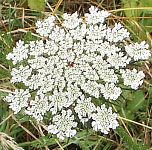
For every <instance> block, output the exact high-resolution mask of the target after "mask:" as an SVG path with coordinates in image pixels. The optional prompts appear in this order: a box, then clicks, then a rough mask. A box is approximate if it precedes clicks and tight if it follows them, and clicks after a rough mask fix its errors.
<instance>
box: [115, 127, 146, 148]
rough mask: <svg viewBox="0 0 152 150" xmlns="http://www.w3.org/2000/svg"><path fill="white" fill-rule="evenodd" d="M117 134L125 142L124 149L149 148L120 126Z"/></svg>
mask: <svg viewBox="0 0 152 150" xmlns="http://www.w3.org/2000/svg"><path fill="white" fill-rule="evenodd" d="M116 132H117V134H118V135H119V136H120V139H121V141H122V142H123V143H124V144H123V145H124V147H125V148H124V149H126V150H147V147H146V146H145V145H144V143H142V142H137V140H136V139H135V138H132V137H130V136H129V135H128V133H127V132H126V131H125V130H124V129H123V128H122V127H119V128H117V129H116Z"/></svg>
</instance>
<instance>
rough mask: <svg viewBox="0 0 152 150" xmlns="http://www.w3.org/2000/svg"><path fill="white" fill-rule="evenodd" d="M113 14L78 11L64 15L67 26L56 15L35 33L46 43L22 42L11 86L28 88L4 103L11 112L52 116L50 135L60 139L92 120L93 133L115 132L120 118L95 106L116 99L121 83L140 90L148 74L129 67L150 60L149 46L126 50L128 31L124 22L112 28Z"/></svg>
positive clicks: (12, 55) (40, 117) (15, 51)
mask: <svg viewBox="0 0 152 150" xmlns="http://www.w3.org/2000/svg"><path fill="white" fill-rule="evenodd" d="M109 15H110V14H109V13H108V12H107V11H100V10H98V9H97V8H95V7H93V6H91V8H90V9H89V13H86V14H85V19H82V18H80V17H79V16H78V13H77V12H75V13H74V14H67V13H65V14H63V21H62V24H61V23H60V22H58V20H57V19H56V17H54V16H51V17H48V18H47V19H45V20H44V21H38V22H37V23H36V27H37V30H36V32H37V33H38V34H40V35H41V36H43V37H45V40H36V41H30V42H29V43H28V44H24V42H23V41H19V42H17V44H16V45H17V46H16V47H15V48H14V49H13V52H12V53H9V54H8V56H7V59H9V60H12V61H13V64H14V65H15V68H13V69H12V72H11V75H12V79H11V82H12V83H16V84H17V83H20V82H22V83H24V85H25V87H26V90H25V91H24V90H18V91H17V90H16V91H15V93H14V94H9V95H8V96H7V97H6V98H5V100H6V101H7V102H9V105H10V108H12V110H13V111H14V112H15V113H18V112H19V111H20V110H21V109H23V110H24V112H25V113H26V114H27V115H30V116H32V117H34V118H35V119H36V120H38V121H42V120H43V119H44V116H48V115H47V113H48V112H51V115H52V117H51V118H50V122H51V123H50V125H49V126H48V131H49V132H50V133H53V134H56V135H57V137H58V138H60V139H64V138H65V137H72V136H74V135H75V134H76V129H75V128H76V127H77V122H75V119H76V118H77V119H79V122H81V123H83V124H84V123H85V122H87V121H92V127H93V129H94V130H95V131H97V130H99V131H101V132H102V133H105V134H107V133H108V132H109V131H110V129H115V128H116V127H117V126H118V122H117V120H116V119H117V115H116V114H115V113H112V109H111V107H109V108H106V107H105V105H104V104H103V105H101V106H100V107H99V106H96V105H95V104H94V101H99V98H101V99H103V100H104V99H106V100H117V99H118V98H119V96H120V95H121V93H122V89H121V88H120V87H119V84H121V82H120V81H122V79H123V80H124V85H126V86H130V87H131V88H132V89H137V88H138V87H139V86H140V85H141V84H142V82H143V78H144V74H143V72H142V71H139V72H138V71H137V70H136V69H133V70H132V71H131V70H129V69H127V68H128V65H129V64H130V63H131V62H134V61H137V60H145V59H148V58H149V57H150V52H149V50H148V49H147V48H148V46H147V44H145V42H142V43H141V44H137V43H135V44H130V45H125V44H124V43H127V42H124V41H125V40H126V39H127V38H129V32H128V31H127V30H126V29H124V27H123V26H122V25H121V24H120V23H116V24H114V26H112V27H109V26H107V24H106V22H105V20H106V18H107V17H108V16H109ZM128 41H129V40H128ZM30 94H31V95H30ZM92 97H93V100H92ZM76 116H77V117H76Z"/></svg>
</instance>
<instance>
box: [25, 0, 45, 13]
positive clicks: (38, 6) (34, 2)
mask: <svg viewBox="0 0 152 150" xmlns="http://www.w3.org/2000/svg"><path fill="white" fill-rule="evenodd" d="M28 6H29V7H30V9H34V10H37V11H44V9H45V1H44V0H28Z"/></svg>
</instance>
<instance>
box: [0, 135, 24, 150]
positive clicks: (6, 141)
mask: <svg viewBox="0 0 152 150" xmlns="http://www.w3.org/2000/svg"><path fill="white" fill-rule="evenodd" d="M0 142H1V146H2V148H3V150H9V149H10V148H11V149H13V150H24V149H23V148H21V147H19V146H18V144H17V143H16V142H15V141H14V139H13V138H12V137H10V136H8V135H7V134H5V133H3V132H0Z"/></svg>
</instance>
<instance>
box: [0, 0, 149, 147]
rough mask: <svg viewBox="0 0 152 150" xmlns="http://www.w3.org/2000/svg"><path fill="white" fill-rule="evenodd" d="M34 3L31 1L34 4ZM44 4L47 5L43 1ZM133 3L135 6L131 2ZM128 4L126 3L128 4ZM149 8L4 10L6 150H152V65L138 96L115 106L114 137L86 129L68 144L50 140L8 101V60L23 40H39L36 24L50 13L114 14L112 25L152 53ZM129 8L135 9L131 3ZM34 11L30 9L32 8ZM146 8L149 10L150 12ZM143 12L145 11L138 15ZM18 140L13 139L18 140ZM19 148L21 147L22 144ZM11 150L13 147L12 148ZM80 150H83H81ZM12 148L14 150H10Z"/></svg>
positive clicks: (14, 2)
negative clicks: (118, 24) (93, 11)
mask: <svg viewBox="0 0 152 150" xmlns="http://www.w3.org/2000/svg"><path fill="white" fill-rule="evenodd" d="M30 1H31V0H30ZM42 1H43V0H42ZM128 1H129V0H128ZM128 1H127V0H123V1H122V2H123V3H125V2H128ZM147 2H149V5H145V4H144V5H143V4H142V3H141V4H140V5H137V4H136V3H133V4H131V7H132V9H131V7H130V9H128V8H127V7H129V6H128V5H123V3H121V1H119V0H116V1H115V0H104V1H103V0H96V1H95V0H94V1H93V0H86V1H83V0H78V1H75V0H71V1H69V0H64V1H63V0H59V1H57V0H48V3H47V4H46V5H44V6H43V7H42V6H37V7H39V8H38V10H42V11H37V10H32V9H30V8H33V9H37V8H36V7H35V8H34V7H33V5H30V3H29V4H28V2H27V1H26V0H5V1H4V2H3V4H0V10H1V11H0V17H1V19H0V142H1V143H0V150H9V149H13V148H14V150H17V147H19V146H21V147H23V148H24V149H25V150H49V149H54V150H55V149H56V150H57V149H61V150H63V149H67V150H76V149H80V148H81V149H82V150H115V149H116V150H148V149H151V148H152V141H151V138H152V137H151V136H152V112H151V111H152V107H151V106H152V64H151V60H150V62H147V63H142V67H141V68H142V69H143V70H144V72H145V74H146V78H145V82H144V85H143V86H142V87H141V89H140V90H138V91H133V90H127V89H126V90H125V92H124V94H123V95H122V96H121V98H120V100H119V101H117V102H115V103H114V104H112V106H113V109H114V110H115V111H117V112H118V113H119V115H120V117H119V123H120V127H118V128H117V129H116V130H115V131H111V132H110V134H109V135H106V136H102V135H100V133H95V132H94V131H92V130H90V129H88V128H85V129H84V130H82V131H79V132H78V133H77V135H76V136H75V137H74V138H72V139H69V140H65V141H63V142H61V141H59V140H58V139H56V138H55V137H54V136H51V135H48V134H47V132H46V131H45V126H44V125H43V124H40V123H37V122H35V120H33V119H32V118H30V117H28V116H25V115H23V114H22V113H20V114H18V115H16V116H15V115H14V114H13V113H12V111H11V110H9V108H8V105H7V103H5V102H4V101H3V98H4V97H5V96H6V95H7V94H8V93H9V92H10V91H12V90H14V89H15V87H14V85H12V84H11V83H10V78H11V75H10V71H11V68H12V67H13V66H12V63H11V62H10V61H8V60H6V55H7V54H8V53H9V52H10V51H11V50H12V48H13V46H14V45H15V42H16V41H18V40H19V39H21V38H22V39H24V40H25V41H30V40H34V39H35V38H37V37H35V36H34V35H32V32H34V29H35V27H34V23H35V22H36V20H37V19H39V18H43V17H44V16H45V15H47V14H50V13H55V12H56V13H58V14H59V15H60V14H62V13H64V12H75V11H77V10H79V12H85V11H86V10H87V9H88V8H89V6H90V5H95V6H98V7H100V8H103V9H107V10H109V11H110V12H112V13H113V16H112V17H111V18H110V19H109V22H113V21H121V22H122V23H123V24H124V25H125V26H126V27H127V28H128V30H129V31H130V32H131V34H132V37H133V39H134V41H137V40H138V41H141V40H146V41H147V42H148V43H149V45H150V48H151V47H152V36H151V35H152V2H150V1H147ZM128 4H129V3H128ZM29 7H30V8H29ZM144 7H148V8H149V9H147V8H144ZM137 9H138V10H140V11H138V13H137ZM11 137H12V138H13V139H12V138H11ZM17 143H18V144H17ZM7 145H8V146H7ZM76 145H77V146H78V147H77V146H76ZM9 147H10V148H9Z"/></svg>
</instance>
